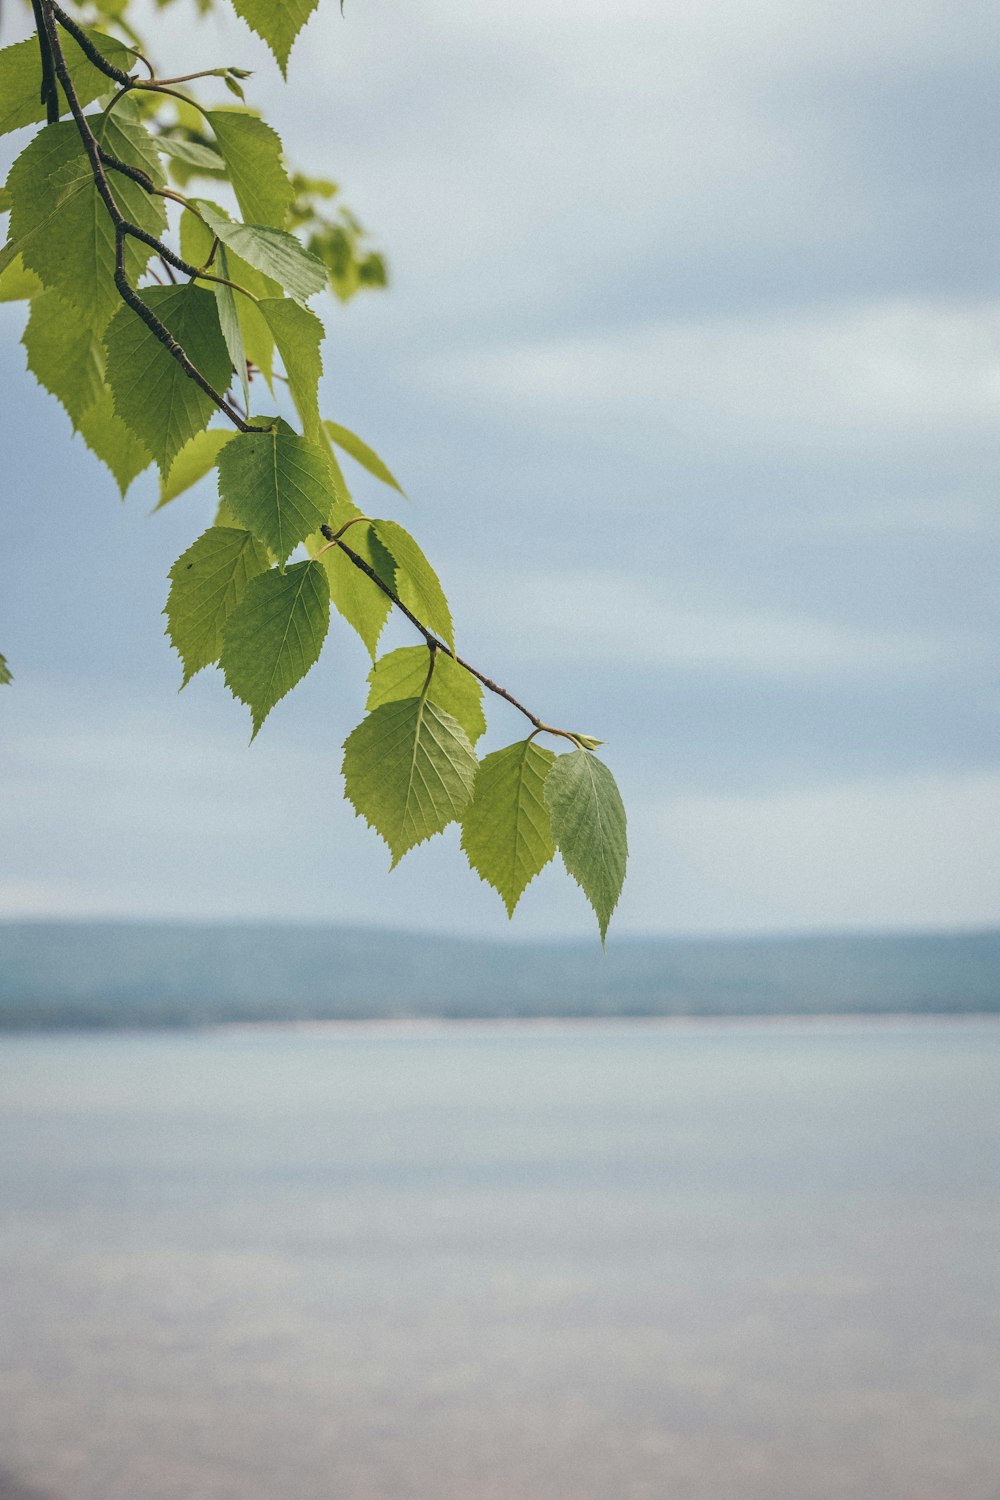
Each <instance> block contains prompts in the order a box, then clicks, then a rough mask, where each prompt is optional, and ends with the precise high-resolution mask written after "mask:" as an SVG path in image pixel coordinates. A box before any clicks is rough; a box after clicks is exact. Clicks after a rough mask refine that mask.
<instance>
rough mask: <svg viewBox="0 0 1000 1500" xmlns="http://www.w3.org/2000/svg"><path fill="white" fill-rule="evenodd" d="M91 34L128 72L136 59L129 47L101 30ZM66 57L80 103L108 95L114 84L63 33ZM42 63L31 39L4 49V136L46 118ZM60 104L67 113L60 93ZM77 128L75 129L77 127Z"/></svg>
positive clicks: (0, 103) (0, 115)
mask: <svg viewBox="0 0 1000 1500" xmlns="http://www.w3.org/2000/svg"><path fill="white" fill-rule="evenodd" d="M87 35H88V36H89V37H90V40H91V41H92V42H93V43H94V45H95V47H96V48H97V49H98V51H99V52H100V53H101V55H102V57H104V58H105V59H106V61H108V62H109V63H111V64H112V65H113V66H114V67H116V68H122V69H124V70H125V71H126V72H127V71H128V69H129V68H130V67H131V66H132V63H133V58H132V55H131V53H130V52H129V50H128V48H127V47H125V46H124V45H123V44H122V43H121V42H119V41H116V40H115V38H114V37H110V36H103V35H102V34H101V32H99V31H89V30H88V32H87ZM62 46H63V55H64V57H65V59H66V65H67V67H68V68H69V72H70V77H71V78H72V80H73V86H74V88H75V89H76V93H77V96H78V98H79V100H80V103H81V104H83V105H87V104H92V103H93V101H94V100H95V99H98V98H100V96H101V94H106V93H107V92H108V90H109V88H113V87H114V85H113V84H112V83H111V80H110V79H108V78H107V77H105V75H104V74H103V73H100V72H98V70H97V69H96V68H95V67H94V65H93V63H92V62H91V61H90V60H89V58H87V57H85V56H84V54H83V53H82V52H81V50H80V48H79V47H78V46H77V44H76V42H75V41H74V40H73V38H72V37H71V36H70V35H69V34H68V33H67V32H65V31H64V32H63V33H62ZM41 90H42V62H41V54H40V53H39V50H38V42H37V41H36V40H35V38H34V37H33V36H32V37H29V38H28V40H27V41H24V42H15V43H14V45H13V47H4V49H3V51H2V52H0V135H6V134H7V132H8V131H9V130H19V129H20V128H21V126H22V125H34V124H35V123H36V122H38V121H39V120H44V119H45V105H44V104H42V102H41ZM59 102H60V105H61V106H62V107H63V109H64V110H65V97H64V95H63V93H62V90H61V89H60V91H59ZM74 129H75V127H74Z"/></svg>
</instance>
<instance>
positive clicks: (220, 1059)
mask: <svg viewBox="0 0 1000 1500" xmlns="http://www.w3.org/2000/svg"><path fill="white" fill-rule="evenodd" d="M0 1057H2V1061H0V1195H2V1204H3V1221H2V1233H0V1289H2V1294H0V1469H2V1470H3V1471H4V1472H5V1473H6V1474H7V1475H8V1476H9V1478H10V1483H11V1485H13V1483H14V1481H15V1480H16V1481H18V1482H20V1483H22V1484H24V1485H30V1486H32V1487H33V1488H32V1494H33V1495H34V1494H40V1495H43V1496H45V1497H46V1500H48V1497H51V1500H640V1497H643V1500H646V1497H651V1500H848V1497H849V1500H997V1497H998V1496H1000V1417H998V1413H1000V1249H998V1246H1000V1236H998V1230H1000V1151H998V1136H1000V1131H998V1123H1000V1120H998V1116H1000V1109H998V1096H1000V1088H998V1082H1000V1026H998V1025H997V1024H996V1023H995V1022H990V1021H967V1022H940V1023H912V1024H911V1023H900V1024H892V1023H882V1024H879V1023H874V1024H867V1025H850V1024H844V1023H828V1024H826V1023H824V1024H822V1025H810V1026H798V1025H794V1024H787V1023H781V1024H770V1025H763V1026H760V1027H747V1026H739V1025H736V1026H733V1025H725V1024H716V1025H712V1024H706V1025H692V1026H690V1027H688V1028H684V1029H669V1028H660V1029H657V1028H655V1027H647V1026H642V1025H635V1026H615V1027H610V1028H605V1029H600V1028H593V1029H586V1028H581V1029H578V1030H574V1031H565V1030H564V1031H561V1032H557V1033H553V1034H546V1033H539V1032H531V1031H523V1030H522V1031H512V1030H508V1031H497V1032H492V1033H488V1032H463V1031H459V1030H447V1031H439V1032H436V1033H427V1034H423V1033H415V1034H412V1035H406V1036H400V1035H392V1034H389V1033H386V1034H380V1035H377V1036H373V1035H364V1034H358V1035H351V1036H345V1035H343V1034H324V1035H320V1036H316V1035H304V1034H298V1033H294V1032H268V1033H228V1034H223V1033H216V1034H200V1035H199V1034H179V1035H168V1034H160V1035H155V1034H154V1035H106V1036H93V1037H72V1036H52V1037H23V1038H11V1037H6V1038H4V1039H3V1040H2V1043H0ZM5 1493H6V1492H5V1491H4V1487H3V1481H2V1480H0V1496H3V1495H5ZM10 1493H14V1491H13V1489H11V1491H10Z"/></svg>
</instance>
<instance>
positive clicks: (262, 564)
mask: <svg viewBox="0 0 1000 1500" xmlns="http://www.w3.org/2000/svg"><path fill="white" fill-rule="evenodd" d="M268 567H269V562H268V556H267V552H266V551H265V549H264V548H263V547H262V546H261V545H260V543H259V542H258V541H257V540H256V538H255V537H252V536H251V535H250V533H249V531H232V530H230V529H229V528H228V527H223V526H211V527H210V528H209V529H208V531H205V532H203V533H202V535H201V536H200V537H199V538H198V540H197V541H196V542H195V543H194V544H193V545H192V546H190V547H189V548H188V549H187V551H186V552H184V553H182V554H181V556H180V557H179V558H178V559H177V561H176V562H175V563H174V565H173V567H172V568H171V569H170V593H169V595H168V597H167V604H166V608H165V609H164V611H163V613H164V614H165V615H166V617H167V634H168V636H169V637H170V640H171V642H172V644H173V647H174V650H175V651H176V652H177V654H178V656H179V657H180V659H181V661H182V662H183V663H184V683H183V684H182V686H183V685H185V684H187V683H188V682H189V681H190V680H191V678H192V677H193V676H194V674H195V673H196V672H200V671H201V669H202V667H207V666H210V665H211V664H212V662H215V661H218V659H219V656H220V654H221V652H222V639H223V630H224V629H225V625H226V621H227V620H228V619H229V616H230V615H231V614H232V613H233V611H234V610H235V609H236V608H237V606H238V605H240V604H241V603H242V602H243V600H244V598H245V597H246V592H247V588H248V586H249V583H250V580H251V579H252V578H257V577H258V576H259V575H260V574H261V573H265V572H266V571H267V569H268Z"/></svg>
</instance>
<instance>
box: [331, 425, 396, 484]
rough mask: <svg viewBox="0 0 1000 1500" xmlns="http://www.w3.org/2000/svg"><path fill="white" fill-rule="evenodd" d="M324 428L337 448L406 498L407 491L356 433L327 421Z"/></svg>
mask: <svg viewBox="0 0 1000 1500" xmlns="http://www.w3.org/2000/svg"><path fill="white" fill-rule="evenodd" d="M323 426H324V427H325V428H326V430H327V432H328V433H329V435H330V437H331V438H332V439H333V441H334V442H335V443H336V444H337V447H338V448H343V450H344V452H345V453H349V454H350V455H351V457H352V458H353V459H354V462H355V463H358V464H360V465H361V467H362V468H363V469H367V470H368V472H369V474H374V476H375V478H376V479H381V481H382V483H383V484H388V485H391V486H392V488H393V489H394V490H398V491H399V493H400V494H401V495H404V496H405V494H406V491H405V490H404V489H403V486H402V485H401V484H400V483H399V481H398V479H396V478H395V476H394V475H393V474H391V473H390V471H389V470H388V469H387V468H386V466H385V464H384V463H383V462H382V460H381V459H380V458H379V456H378V454H377V453H376V452H375V450H374V449H373V448H369V446H368V444H367V443H363V442H362V441H361V439H360V438H359V437H358V436H357V434H356V433H354V432H351V430H350V428H348V427H341V425H340V423H339V422H329V421H327V422H324V423H323Z"/></svg>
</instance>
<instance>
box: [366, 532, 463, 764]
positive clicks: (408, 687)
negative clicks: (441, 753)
mask: <svg viewBox="0 0 1000 1500" xmlns="http://www.w3.org/2000/svg"><path fill="white" fill-rule="evenodd" d="M360 529H361V528H360V526H352V527H351V529H350V531H349V532H348V533H347V538H346V540H349V539H350V538H351V537H353V535H354V533H355V532H356V531H360ZM429 666H430V653H429V651H428V650H427V647H426V646H402V647H400V649H399V650H398V651H390V652H389V654H388V655H387V656H382V657H380V658H379V660H378V661H377V662H376V663H375V665H374V666H373V667H372V669H371V671H370V672H369V673H368V682H369V684H370V689H369V693H368V702H367V704H366V707H367V708H368V709H369V710H370V709H373V708H380V707H381V706H382V704H383V703H394V702H395V701H396V700H397V699H399V698H419V696H420V694H421V693H422V691H423V687H424V682H425V681H426V679H427V669H428V667H429ZM427 696H428V698H430V699H431V701H432V702H434V703H436V704H437V705H438V707H439V708H443V709H444V710H445V712H446V713H449V714H451V716H452V718H453V719H457V720H458V722H459V723H460V724H461V726H462V728H463V729H464V730H465V732H466V734H467V735H468V736H469V741H470V743H471V744H473V745H474V744H475V743H476V741H477V740H478V739H479V737H480V736H481V735H482V734H484V733H485V731H486V715H485V714H484V713H483V690H482V688H481V687H480V686H479V683H478V682H477V681H476V679H475V678H474V677H473V675H472V673H471V672H467V671H466V670H465V668H464V667H460V666H459V665H458V663H457V662H455V661H453V660H452V658H451V657H450V656H446V655H445V653H444V652H443V651H438V652H437V653H436V660H435V662H434V671H433V672H432V673H431V680H430V683H429V684H428V687H427Z"/></svg>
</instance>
